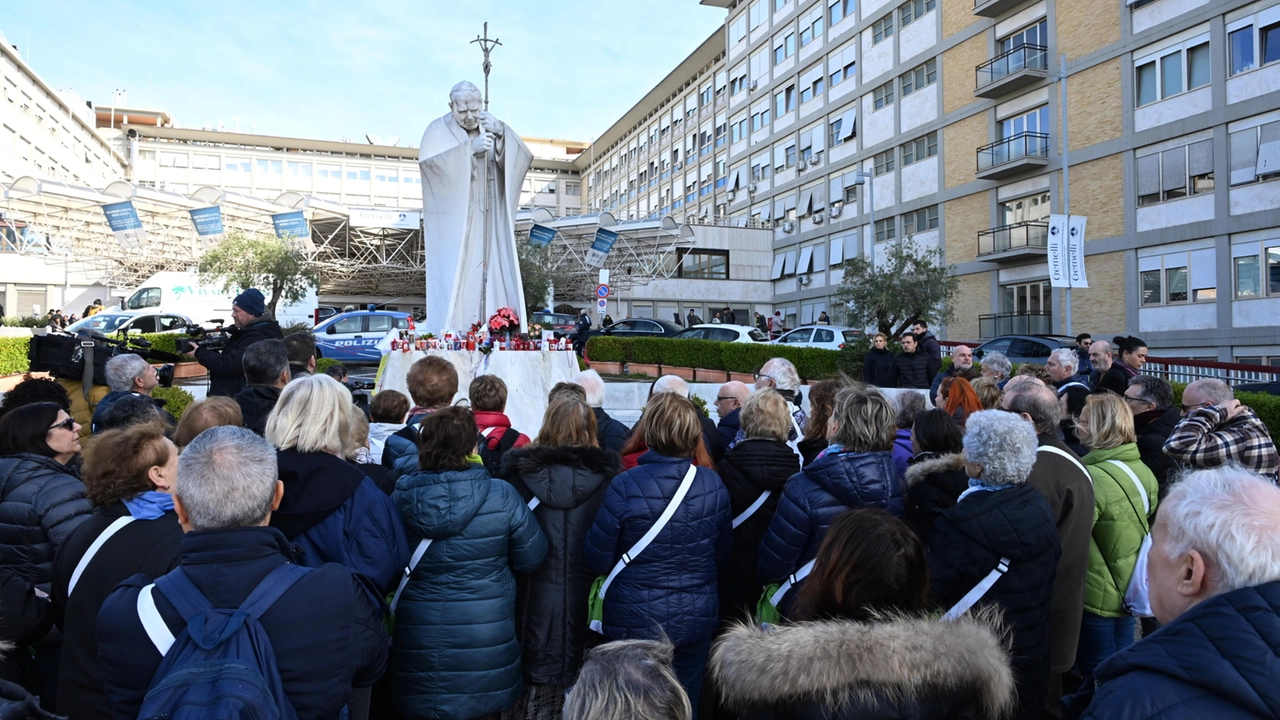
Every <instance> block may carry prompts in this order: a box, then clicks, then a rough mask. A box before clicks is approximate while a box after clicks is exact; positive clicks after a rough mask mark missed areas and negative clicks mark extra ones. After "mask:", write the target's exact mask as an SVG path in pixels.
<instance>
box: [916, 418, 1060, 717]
mask: <svg viewBox="0 0 1280 720" xmlns="http://www.w3.org/2000/svg"><path fill="white" fill-rule="evenodd" d="M1036 447H1037V441H1036V431H1035V429H1034V428H1032V426H1031V423H1028V422H1026V421H1025V420H1023V419H1022V418H1021V417H1019V416H1018V415H1014V414H1012V413H1008V412H1003V411H1000V410H984V411H982V412H977V413H974V414H972V415H970V416H969V419H968V421H967V422H966V423H965V436H964V466H965V472H966V473H968V475H969V478H970V479H969V489H968V490H966V491H964V492H963V493H961V495H960V498H959V500H958V501H957V502H956V504H955V505H953V506H952V507H950V508H948V509H947V510H946V511H944V512H943V513H942V515H941V516H940V517H939V518H938V520H937V522H936V523H935V526H934V532H933V535H932V537H931V538H930V540H929V591H930V595H931V596H932V598H933V601H934V602H935V604H937V606H938V607H941V608H952V609H953V611H958V612H960V613H963V605H962V603H964V602H967V603H968V604H969V605H970V606H971V607H995V608H999V609H1000V611H1002V612H1003V614H1004V623H1005V626H1006V627H1007V628H1008V629H1009V630H1010V631H1011V635H1012V643H1011V647H1010V656H1011V657H1012V659H1013V674H1014V677H1015V678H1016V679H1017V680H1016V682H1017V688H1018V707H1017V712H1016V714H1015V715H1014V717H1015V718H1019V719H1022V718H1026V719H1027V720H1030V719H1031V718H1039V717H1040V713H1041V711H1042V710H1043V709H1044V705H1045V696H1046V688H1047V684H1048V680H1049V673H1050V669H1051V667H1052V663H1051V655H1050V647H1051V631H1050V628H1051V623H1050V618H1051V608H1052V599H1053V582H1054V578H1055V575H1056V573H1057V569H1058V558H1059V555H1060V554H1061V550H1060V547H1059V543H1058V529H1057V526H1056V523H1055V522H1054V515H1053V508H1052V507H1051V506H1050V505H1049V501H1048V500H1046V499H1045V497H1044V495H1042V494H1041V493H1040V492H1039V491H1038V490H1036V488H1034V487H1032V486H1031V485H1028V484H1027V478H1028V476H1030V475H1031V472H1032V470H1033V468H1034V467H1035V464H1036ZM993 580H994V582H993V583H992V582H991V581H993ZM984 588H985V591H984ZM971 591H972V592H973V593H976V594H978V596H979V597H978V598H977V599H976V600H974V597H973V594H971ZM1083 591H1084V585H1083V583H1081V586H1080V592H1081V593H1083ZM968 601H972V602H968ZM957 606H959V607H957Z"/></svg>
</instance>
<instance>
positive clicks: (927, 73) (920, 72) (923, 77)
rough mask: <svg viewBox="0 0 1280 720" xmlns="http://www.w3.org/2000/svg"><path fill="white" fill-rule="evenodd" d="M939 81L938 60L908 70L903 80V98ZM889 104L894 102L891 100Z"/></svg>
mask: <svg viewBox="0 0 1280 720" xmlns="http://www.w3.org/2000/svg"><path fill="white" fill-rule="evenodd" d="M937 81H938V60H937V58H934V59H932V60H930V61H929V62H926V63H925V64H923V65H921V66H919V67H917V68H914V69H912V70H908V71H907V72H906V73H905V74H904V75H903V76H902V78H901V82H902V97H906V96H908V95H910V94H911V93H913V92H915V91H917V90H920V89H921V88H924V87H925V86H927V85H932V84H934V83H935V82H937ZM889 102H893V101H892V100H890V101H889Z"/></svg>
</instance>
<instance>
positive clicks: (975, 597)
mask: <svg viewBox="0 0 1280 720" xmlns="http://www.w3.org/2000/svg"><path fill="white" fill-rule="evenodd" d="M1009 562H1010V561H1009V558H1007V557H1002V558H1000V562H999V563H998V564H997V565H996V569H995V570H992V571H991V572H989V573H987V576H986V577H984V578H982V580H981V581H979V582H978V584H977V585H974V586H973V589H972V590H970V591H969V592H968V593H966V594H965V596H964V597H962V598H960V602H958V603H956V604H955V607H953V608H951V609H950V610H948V611H947V614H946V615H943V616H942V619H943V621H945V622H951V621H952V620H955V619H956V618H959V617H960V616H961V615H963V614H965V613H967V612H969V608H971V607H973V606H974V605H977V604H978V601H979V600H981V599H982V596H983V595H986V594H987V591H988V590H990V589H991V586H993V585H995V584H996V581H997V580H999V579H1000V577H1001V576H1003V575H1004V574H1005V573H1006V572H1008V570H1009Z"/></svg>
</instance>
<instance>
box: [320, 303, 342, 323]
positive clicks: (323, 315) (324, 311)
mask: <svg viewBox="0 0 1280 720" xmlns="http://www.w3.org/2000/svg"><path fill="white" fill-rule="evenodd" d="M337 314H338V308H336V307H334V306H332V305H319V306H317V307H316V313H315V318H316V320H315V321H316V324H317V325H318V324H320V323H322V322H324V321H325V320H328V319H329V318H331V317H333V316H334V315H337Z"/></svg>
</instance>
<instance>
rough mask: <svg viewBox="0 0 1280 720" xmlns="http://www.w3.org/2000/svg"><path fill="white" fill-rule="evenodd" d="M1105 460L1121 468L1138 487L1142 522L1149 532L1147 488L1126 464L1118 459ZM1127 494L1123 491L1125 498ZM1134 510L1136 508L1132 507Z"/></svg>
mask: <svg viewBox="0 0 1280 720" xmlns="http://www.w3.org/2000/svg"><path fill="white" fill-rule="evenodd" d="M1107 462H1108V463H1111V464H1112V465H1115V466H1116V467H1118V468H1120V469H1121V470H1123V471H1124V474H1125V475H1128V476H1129V479H1130V480H1132V481H1133V486H1134V487H1136V488H1137V489H1138V495H1139V496H1141V497H1142V518H1141V520H1142V524H1143V525H1146V526H1147V530H1146V531H1147V532H1151V527H1150V525H1151V521H1150V520H1149V519H1148V518H1149V517H1150V516H1151V498H1150V497H1148V496H1147V489H1146V488H1145V487H1143V486H1142V480H1140V479H1138V475H1137V473H1135V472H1134V471H1133V470H1132V469H1131V468H1130V467H1129V466H1128V465H1125V464H1124V463H1122V462H1120V461H1119V460H1108V461H1107ZM1128 496H1129V493H1125V497H1126V499H1127V498H1128ZM1132 502H1133V501H1130V504H1132ZM1134 510H1135V511H1136V510H1137V508H1134Z"/></svg>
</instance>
